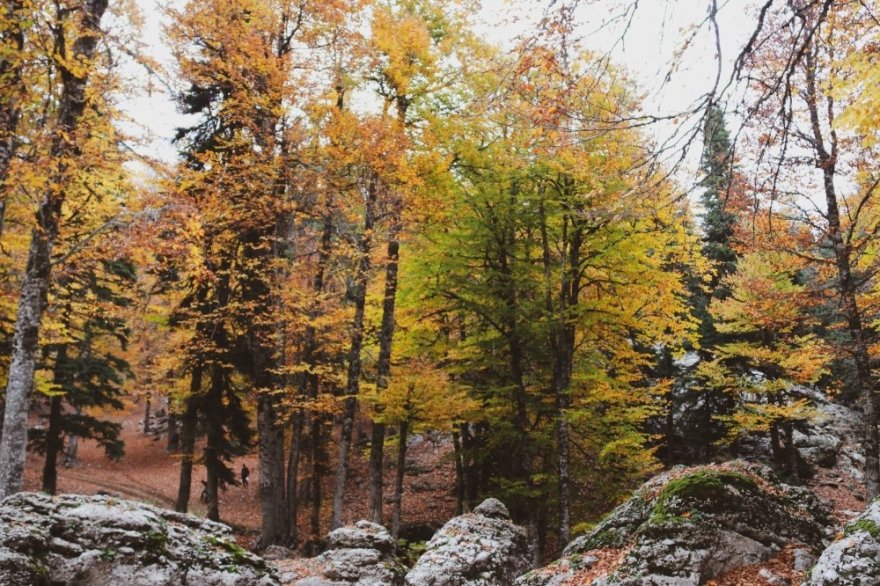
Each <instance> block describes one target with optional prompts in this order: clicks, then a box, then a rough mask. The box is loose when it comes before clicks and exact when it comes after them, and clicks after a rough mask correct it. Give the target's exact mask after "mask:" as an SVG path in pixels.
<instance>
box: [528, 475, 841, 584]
mask: <svg viewBox="0 0 880 586" xmlns="http://www.w3.org/2000/svg"><path fill="white" fill-rule="evenodd" d="M831 523H832V521H831V518H830V516H829V513H828V511H827V510H826V509H825V508H824V506H823V505H822V504H821V503H820V502H819V501H818V499H817V498H816V497H815V496H814V495H813V494H812V493H811V492H809V491H807V490H805V489H802V488H798V487H792V486H787V485H784V484H780V483H778V482H776V481H775V479H774V478H773V476H772V473H771V472H770V471H769V470H768V469H766V468H764V467H761V466H756V465H751V464H746V463H744V462H731V463H728V464H725V465H724V466H714V467H695V468H690V469H674V470H672V471H670V472H668V473H665V474H661V475H660V476H657V477H655V478H654V479H652V480H650V481H648V482H647V483H646V484H645V485H643V486H642V488H640V489H639V490H638V491H637V492H636V494H635V495H634V496H633V497H632V498H631V499H630V500H629V501H627V502H626V503H624V504H623V505H621V506H620V507H618V508H617V509H615V510H614V511H612V512H611V514H610V515H608V517H606V519H605V520H604V521H602V522H601V523H600V524H599V525H597V526H596V527H595V528H594V529H593V530H592V531H590V532H589V533H588V534H586V535H584V536H582V537H580V538H578V539H575V540H574V541H572V542H571V543H570V544H569V545H568V546H567V547H566V548H565V550H564V552H563V553H564V555H565V556H566V559H568V560H569V564H568V567H567V568H562V569H563V570H564V573H565V574H566V575H567V576H568V577H572V576H573V575H574V573H575V572H576V571H578V570H579V569H581V568H579V567H578V565H577V564H578V560H579V557H583V556H589V555H590V552H591V551H592V550H596V549H601V548H617V549H621V550H622V551H625V552H626V553H625V555H623V560H622V562H621V563H620V564H619V565H618V567H617V568H615V569H613V571H611V572H610V573H609V574H608V575H606V576H604V577H601V578H600V579H598V580H597V581H596V582H594V585H595V586H599V585H612V584H615V585H617V584H620V585H624V584H625V585H628V586H635V585H642V584H663V585H666V586H673V585H674V586H689V585H692V586H696V585H698V584H703V583H706V582H707V581H709V580H711V579H713V578H715V577H716V576H719V575H721V574H724V573H726V572H728V571H730V570H734V569H736V568H740V567H743V566H747V565H752V564H756V563H760V562H763V561H766V560H767V559H769V558H770V557H772V556H773V555H774V554H775V553H777V552H778V551H779V550H780V549H781V547H782V546H784V545H786V544H789V543H798V544H803V547H804V548H805V549H806V552H805V553H806V555H810V553H811V552H810V550H812V551H815V552H818V551H820V550H821V549H822V547H823V545H824V539H825V536H826V530H825V528H824V527H825V526H826V525H830V524H831ZM558 564H559V562H557V565H558ZM559 567H561V566H559ZM560 573H562V572H555V573H551V575H550V576H547V577H546V579H543V580H541V579H539V578H540V572H533V573H532V576H528V575H527V576H524V577H523V578H522V579H521V580H520V581H518V582H517V586H549V585H551V584H555V583H556V582H553V581H552V580H554V579H558V578H559V575H560ZM536 575H537V577H536ZM527 577H528V580H527V579H526V578H527Z"/></svg>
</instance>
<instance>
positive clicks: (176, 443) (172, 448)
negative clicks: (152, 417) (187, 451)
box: [165, 405, 180, 453]
mask: <svg viewBox="0 0 880 586" xmlns="http://www.w3.org/2000/svg"><path fill="white" fill-rule="evenodd" d="M179 419H180V417H178V415H177V413H174V412H172V411H171V406H170V405H169V406H168V446H167V447H166V448H165V451H166V452H168V453H174V452H177V451H179V450H180V427H179V425H180V422H179Z"/></svg>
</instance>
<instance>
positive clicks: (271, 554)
mask: <svg viewBox="0 0 880 586" xmlns="http://www.w3.org/2000/svg"><path fill="white" fill-rule="evenodd" d="M261 556H262V558H263V559H264V560H270V561H275V560H286V559H290V558H292V557H295V556H294V553H293V552H292V551H291V550H289V549H287V548H286V547H281V546H280V545H270V546H269V547H267V548H266V549H264V550H263V551H262V552H261Z"/></svg>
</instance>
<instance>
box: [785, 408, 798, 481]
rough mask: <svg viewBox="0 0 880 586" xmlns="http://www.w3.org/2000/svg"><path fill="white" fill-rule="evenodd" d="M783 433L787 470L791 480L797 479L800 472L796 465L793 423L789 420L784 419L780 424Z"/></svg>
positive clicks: (796, 451)
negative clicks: (781, 424)
mask: <svg viewBox="0 0 880 586" xmlns="http://www.w3.org/2000/svg"><path fill="white" fill-rule="evenodd" d="M782 429H783V431H784V433H785V461H786V466H787V467H788V471H789V473H790V474H791V478H792V480H793V481H796V480H798V478H799V476H800V474H799V472H800V470H799V468H800V467H799V466H798V449H797V447H796V446H795V445H794V424H793V423H792V422H791V421H785V423H784V424H783V426H782Z"/></svg>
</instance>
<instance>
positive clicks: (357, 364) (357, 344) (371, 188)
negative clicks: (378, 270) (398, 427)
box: [330, 176, 378, 529]
mask: <svg viewBox="0 0 880 586" xmlns="http://www.w3.org/2000/svg"><path fill="white" fill-rule="evenodd" d="M377 182H378V178H377V177H375V176H373V177H371V178H370V180H369V185H368V186H367V190H368V191H367V201H366V202H365V205H364V229H363V233H362V234H361V241H360V245H359V246H358V254H359V255H360V258H359V260H358V268H357V275H356V277H355V292H354V304H355V305H354V318H353V320H352V324H351V347H350V350H349V353H348V381H347V386H346V398H345V404H344V408H343V414H342V429H341V434H340V438H339V452H338V453H339V455H338V461H337V468H336V484H335V486H334V488H333V516H332V518H331V520H330V529H337V528H339V527H340V526H341V525H342V505H343V500H344V498H345V481H346V478H347V477H348V466H349V461H348V458H349V450H350V449H351V436H352V431H353V429H354V418H355V414H356V412H357V395H358V392H359V390H360V377H361V347H362V346H363V342H364V308H365V305H366V298H367V280H368V278H369V272H370V250H371V249H372V239H373V214H374V210H373V208H374V207H375V204H376V195H377V190H378V185H377Z"/></svg>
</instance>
